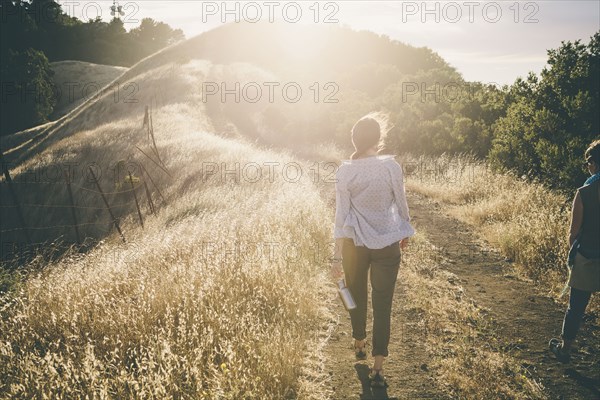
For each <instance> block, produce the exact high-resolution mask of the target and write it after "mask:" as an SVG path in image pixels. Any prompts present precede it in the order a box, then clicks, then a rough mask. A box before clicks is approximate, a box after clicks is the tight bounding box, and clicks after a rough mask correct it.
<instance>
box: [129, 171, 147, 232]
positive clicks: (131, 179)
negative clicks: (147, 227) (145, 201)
mask: <svg viewBox="0 0 600 400" xmlns="http://www.w3.org/2000/svg"><path fill="white" fill-rule="evenodd" d="M129 183H131V190H132V191H133V198H134V199H135V207H136V208H137V212H138V217H140V225H141V226H142V229H143V228H144V220H143V219H142V212H141V211H140V203H138V198H137V194H136V193H135V186H134V185H133V177H132V176H131V172H129Z"/></svg>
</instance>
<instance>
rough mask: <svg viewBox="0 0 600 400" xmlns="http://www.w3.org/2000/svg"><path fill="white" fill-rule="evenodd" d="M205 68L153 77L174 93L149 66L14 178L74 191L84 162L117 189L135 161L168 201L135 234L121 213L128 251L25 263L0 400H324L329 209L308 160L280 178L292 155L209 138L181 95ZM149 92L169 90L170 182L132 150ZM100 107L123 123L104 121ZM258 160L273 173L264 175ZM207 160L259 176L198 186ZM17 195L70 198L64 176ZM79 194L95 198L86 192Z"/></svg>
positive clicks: (12, 310) (161, 138)
mask: <svg viewBox="0 0 600 400" xmlns="http://www.w3.org/2000/svg"><path fill="white" fill-rule="evenodd" d="M165 68H167V67H165ZM206 68H208V67H207V64H206V63H202V62H190V63H189V64H186V65H185V66H182V67H181V70H180V71H179V72H180V73H178V74H175V75H171V74H166V75H164V76H163V78H164V79H167V80H169V81H168V82H170V84H167V83H165V81H160V80H159V81H157V78H156V76H157V74H156V72H157V71H154V73H152V74H151V73H148V75H144V76H140V77H139V82H140V83H144V85H141V87H145V88H152V90H150V92H149V93H148V92H142V93H140V99H141V100H142V101H141V102H140V103H138V104H137V105H131V106H128V107H120V105H113V104H112V103H111V102H110V100H109V99H100V100H98V101H97V102H96V103H94V104H90V105H89V106H88V107H87V108H84V109H83V112H81V113H80V114H79V117H80V118H78V119H76V120H72V122H71V123H68V124H67V125H65V128H64V129H65V132H61V134H60V135H58V136H56V137H52V138H51V140H49V141H47V142H46V143H45V144H44V146H43V147H40V149H41V151H40V152H39V153H38V154H37V155H36V156H35V157H34V158H32V159H29V160H27V161H26V162H24V163H22V164H20V165H19V166H18V167H17V168H15V169H14V171H13V172H14V176H17V177H18V175H19V173H26V172H27V171H28V170H31V169H36V170H38V171H44V170H46V169H48V170H50V169H51V168H53V167H54V166H56V164H58V163H60V164H65V163H74V164H76V165H78V167H77V169H76V171H77V173H76V175H75V180H74V185H78V186H81V187H86V188H93V184H90V182H88V181H86V178H85V176H84V175H83V174H80V172H81V167H82V166H83V167H85V166H86V165H87V164H89V163H91V162H94V163H96V164H97V165H98V166H99V167H100V168H101V170H102V171H103V173H105V175H104V176H103V177H102V178H101V184H102V185H103V186H104V188H105V189H106V190H115V187H116V186H117V185H118V184H119V183H122V182H120V181H119V180H117V181H115V180H114V179H113V175H112V174H110V173H108V172H109V171H111V168H114V167H115V166H116V165H117V164H118V163H119V162H120V161H134V162H143V163H144V165H146V167H147V168H148V170H149V172H150V174H151V175H152V176H153V178H154V179H155V181H156V183H157V186H158V187H159V188H160V189H161V190H162V192H163V194H164V195H165V197H166V200H167V202H166V203H161V204H160V212H159V213H158V214H157V215H155V216H148V215H146V221H145V229H144V230H142V229H141V228H139V227H138V226H137V215H136V213H135V206H134V205H133V204H130V206H129V207H128V208H125V209H123V210H121V212H120V215H121V216H122V217H123V221H122V225H123V230H124V232H125V236H126V238H127V244H122V243H121V242H120V239H119V237H118V235H115V234H114V233H113V234H111V235H110V236H108V237H107V238H106V240H105V241H103V242H102V243H101V244H100V245H98V246H97V247H96V248H94V249H93V250H91V251H90V252H88V253H87V254H85V255H82V254H78V253H75V252H72V253H69V254H67V255H66V256H65V257H64V258H63V259H61V260H57V261H55V262H53V263H51V264H49V265H43V266H41V267H40V266H39V265H36V264H35V263H34V264H32V266H31V268H30V269H31V273H30V274H29V276H28V277H27V279H26V280H24V281H23V282H20V283H18V284H16V285H13V288H12V290H11V292H9V294H6V295H4V296H2V297H1V299H0V332H1V334H0V376H1V377H2V379H0V398H6V397H10V398H34V397H35V398H84V397H89V398H161V399H162V398H194V399H217V398H218V399H228V398H229V399H245V398H247V399H251V398H252V399H253V398H264V399H285V398H299V399H323V398H327V397H328V393H329V392H328V391H329V389H328V387H327V384H326V382H327V377H328V375H327V374H326V373H324V371H323V364H322V361H323V360H322V356H321V350H322V347H323V346H324V344H325V341H326V335H327V332H328V328H329V323H330V322H329V321H330V316H329V314H328V310H327V307H326V304H327V301H329V294H330V291H331V288H329V287H327V282H328V279H327V278H326V276H325V275H324V274H325V272H326V269H325V268H324V264H323V262H322V260H323V259H324V257H326V256H328V255H329V251H328V250H330V249H329V244H330V242H331V232H330V226H329V225H326V224H323V221H325V220H331V218H332V211H331V209H330V208H329V207H328V206H327V205H326V204H325V203H324V201H323V200H322V198H321V196H320V193H319V189H318V188H317V186H316V185H315V183H314V182H313V181H312V180H311V178H310V177H309V176H308V174H307V173H306V172H307V171H308V168H309V166H307V165H303V166H302V168H303V171H304V175H303V176H302V178H301V179H300V180H298V181H293V180H291V179H285V178H286V175H284V174H283V172H282V171H283V167H284V166H285V165H288V164H290V163H291V162H294V161H296V160H294V158H293V157H292V156H290V155H289V154H285V153H283V152H275V151H271V150H268V149H265V150H261V149H257V148H256V147H255V146H253V145H251V144H249V143H245V142H243V141H239V140H238V141H234V140H229V139H226V138H222V137H219V136H217V135H214V134H211V133H209V132H210V130H211V126H210V123H209V122H207V121H206V119H205V118H204V117H203V108H202V107H203V105H202V104H201V103H200V102H199V100H198V96H199V93H198V92H197V91H194V90H187V91H186V92H185V93H187V95H183V94H182V91H183V90H184V89H186V88H188V89H189V87H196V86H195V85H196V84H197V83H198V81H199V80H200V79H202V77H203V76H205V75H204V74H205V73H206ZM158 72H160V71H158ZM146 84H147V85H146ZM157 84H162V85H163V87H164V90H163V91H162V92H161V96H160V97H159V98H157V103H156V108H155V112H154V128H155V132H156V135H157V142H158V148H159V151H160V154H161V157H163V159H164V160H165V161H166V164H167V168H168V170H169V172H170V173H171V177H169V176H167V175H166V174H164V173H162V172H161V171H160V170H159V169H158V168H157V167H156V166H153V164H152V163H151V162H149V161H148V160H145V159H144V157H143V156H142V155H141V154H140V153H139V152H137V151H136V150H135V147H134V145H136V144H137V145H139V146H142V147H143V148H144V149H148V147H146V146H147V142H146V137H145V132H144V131H142V130H141V119H142V116H143V113H142V111H141V110H143V105H144V104H148V103H149V100H150V99H151V98H152V97H153V96H154V94H155V93H156V92H155V91H156V89H157V88H156V85H157ZM187 85H190V86H189V87H188V86H187ZM175 98H181V99H182V100H181V102H180V101H175V100H174V99H175ZM146 101H147V102H148V103H146ZM113 108H114V110H113ZM113 111H114V113H113ZM107 113H110V115H115V116H116V117H118V118H116V119H115V120H114V121H113V122H110V123H105V124H100V123H99V121H103V120H104V117H105V116H106V115H107ZM268 162H271V163H278V164H276V166H275V169H274V173H270V172H269V168H270V167H269V164H266V163H268ZM205 163H216V165H218V166H219V171H220V170H221V169H222V168H223V169H224V168H227V169H230V170H231V169H234V168H235V167H236V163H237V164H238V165H240V167H241V168H243V167H244V166H245V165H248V164H249V163H254V164H255V165H259V166H260V167H261V170H262V178H261V179H259V180H258V181H251V180H248V179H244V175H242V174H240V173H234V174H233V175H231V174H230V175H228V176H222V175H220V174H219V173H217V174H215V175H211V176H206V172H207V170H206V164H205ZM271 165H273V164H271ZM250 172H255V170H254V169H252V170H250ZM291 172H293V171H291ZM236 176H237V178H239V179H238V180H237V182H236V181H234V180H235V178H236ZM252 176H254V175H252ZM271 178H273V179H271ZM288 178H289V176H288ZM36 185H37V186H36ZM21 193H22V195H23V197H24V200H23V202H29V201H41V200H44V201H47V202H49V203H54V204H56V203H62V204H68V200H67V199H68V198H67V197H66V189H65V185H64V184H62V182H61V183H60V184H55V185H51V186H48V185H42V184H36V183H31V184H30V185H29V186H28V190H27V191H23V192H21ZM153 195H154V197H155V199H158V196H157V193H156V191H154V193H153ZM40 196H41V197H40ZM76 199H77V202H78V204H79V205H86V206H101V204H102V203H101V200H100V198H99V196H97V195H95V194H93V193H88V192H85V191H76ZM129 200H131V199H129ZM114 201H116V199H113V198H111V203H112V202H114ZM79 212H80V214H79V216H80V221H82V222H90V221H91V222H93V221H100V222H103V223H105V225H106V226H108V222H109V221H108V218H107V215H106V213H105V212H102V211H101V210H100V211H92V210H89V211H79ZM27 216H28V218H30V220H35V221H38V223H39V224H44V225H45V224H53V223H56V221H58V220H61V219H63V220H64V218H67V216H60V215H57V214H56V213H48V212H47V210H44V209H39V210H35V209H30V210H28V211H27ZM105 233H106V232H100V233H99V234H100V235H103V234H105ZM84 234H85V235H86V236H93V235H94V234H95V232H94V231H92V230H90V231H85V230H84ZM38 239H41V238H38ZM37 264H43V262H42V261H40V262H38V263H37ZM11 279H12V278H11Z"/></svg>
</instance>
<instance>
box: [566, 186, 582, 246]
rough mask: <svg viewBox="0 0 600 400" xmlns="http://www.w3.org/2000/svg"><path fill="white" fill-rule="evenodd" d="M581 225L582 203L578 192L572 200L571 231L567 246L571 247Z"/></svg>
mask: <svg viewBox="0 0 600 400" xmlns="http://www.w3.org/2000/svg"><path fill="white" fill-rule="evenodd" d="M582 224H583V201H582V200H581V196H580V195H579V191H577V194H576V195H575V200H573V209H572V210H571V229H570V230H569V246H572V245H573V242H574V241H575V239H576V238H577V235H578V234H579V231H580V230H581V225H582Z"/></svg>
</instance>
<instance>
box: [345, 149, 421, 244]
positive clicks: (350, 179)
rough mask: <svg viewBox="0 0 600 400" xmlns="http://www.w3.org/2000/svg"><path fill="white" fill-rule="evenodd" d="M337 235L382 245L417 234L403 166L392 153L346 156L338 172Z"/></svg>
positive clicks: (357, 242)
mask: <svg viewBox="0 0 600 400" xmlns="http://www.w3.org/2000/svg"><path fill="white" fill-rule="evenodd" d="M335 192H336V208H335V227H334V238H335V239H338V238H344V237H347V238H351V239H353V240H354V244H355V245H356V246H365V247H367V248H369V249H382V248H384V247H386V246H389V245H390V244H392V243H394V242H396V241H398V240H402V239H404V238H406V237H409V236H412V235H414V234H415V230H414V228H413V227H412V226H411V224H410V216H409V214H408V205H407V203H406V194H405V191H404V181H403V173H402V167H401V166H400V164H398V162H397V161H396V160H395V159H394V156H393V155H377V156H371V157H364V158H358V159H356V160H343V161H342V164H341V165H340V167H339V168H338V170H337V172H336V184H335Z"/></svg>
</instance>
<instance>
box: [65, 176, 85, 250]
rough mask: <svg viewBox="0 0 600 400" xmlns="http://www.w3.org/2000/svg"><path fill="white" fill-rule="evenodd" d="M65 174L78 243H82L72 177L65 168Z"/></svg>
mask: <svg viewBox="0 0 600 400" xmlns="http://www.w3.org/2000/svg"><path fill="white" fill-rule="evenodd" d="M63 173H64V175H65V181H66V182H67V192H68V193H69V199H71V216H72V217H73V223H74V225H73V226H74V227H75V236H76V237H77V244H81V236H80V235H79V225H78V224H77V214H76V212H75V200H74V199H73V191H72V190H71V178H70V177H69V174H68V173H67V171H65V170H63Z"/></svg>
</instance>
